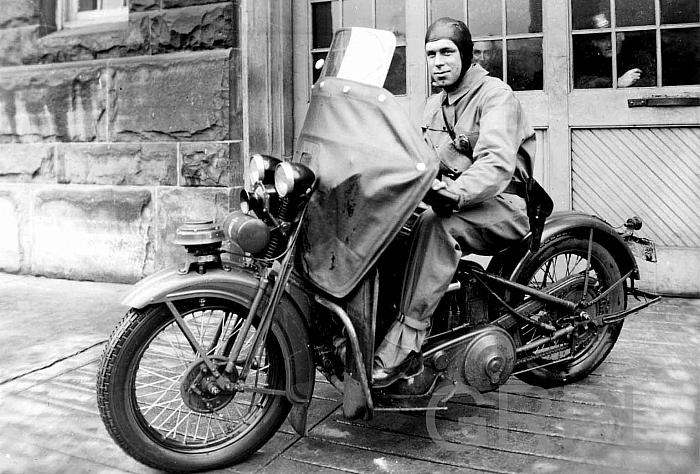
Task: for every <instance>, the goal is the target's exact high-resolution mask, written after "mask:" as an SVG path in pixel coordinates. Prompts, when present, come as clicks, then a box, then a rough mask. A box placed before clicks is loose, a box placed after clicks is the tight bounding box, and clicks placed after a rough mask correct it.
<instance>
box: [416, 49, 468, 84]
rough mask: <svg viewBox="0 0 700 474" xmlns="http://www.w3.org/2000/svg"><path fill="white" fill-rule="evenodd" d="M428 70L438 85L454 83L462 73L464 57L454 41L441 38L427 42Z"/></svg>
mask: <svg viewBox="0 0 700 474" xmlns="http://www.w3.org/2000/svg"><path fill="white" fill-rule="evenodd" d="M425 55H426V56H427V59H428V70H429V71H430V75H431V76H432V78H433V82H434V83H435V85H436V86H438V87H448V88H449V87H450V86H452V85H454V84H455V83H456V82H457V80H458V79H459V77H460V74H461V73H462V58H461V57H460V55H459V49H458V48H457V45H456V44H454V42H453V41H451V40H448V39H439V40H436V41H431V42H429V43H426V44H425Z"/></svg>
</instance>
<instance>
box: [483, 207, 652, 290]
mask: <svg viewBox="0 0 700 474" xmlns="http://www.w3.org/2000/svg"><path fill="white" fill-rule="evenodd" d="M591 229H593V240H595V241H596V242H598V243H600V244H601V245H602V246H603V247H605V248H606V249H607V250H608V251H609V252H610V253H611V254H612V256H613V258H615V261H616V262H617V265H618V267H620V273H621V274H622V275H625V274H626V273H627V272H629V271H632V274H631V277H632V278H633V279H635V280H638V279H639V268H638V267H637V262H636V260H635V259H634V255H633V254H632V251H631V250H630V249H629V247H628V246H627V244H626V243H625V241H624V240H623V239H622V237H620V235H619V234H618V233H617V232H615V229H613V228H612V227H611V226H610V224H608V223H607V222H605V221H604V220H603V219H600V218H599V217H596V216H592V215H590V214H584V213H582V212H574V211H565V212H555V213H553V214H552V215H551V216H550V217H549V218H548V219H547V222H546V223H545V225H544V231H543V232H542V246H544V244H545V243H546V242H547V241H549V240H551V239H553V238H555V237H557V236H558V235H560V234H570V235H574V236H576V237H581V238H586V239H587V238H588V235H589V233H590V230H591ZM529 243H530V234H528V235H527V236H526V237H525V239H523V240H522V241H521V242H519V243H518V244H517V245H514V246H512V247H509V248H508V249H506V250H504V251H503V252H501V253H499V254H497V255H495V256H494V257H493V258H492V259H491V262H490V263H489V266H488V271H489V272H491V273H495V274H497V275H501V276H503V277H505V278H512V277H514V276H515V275H517V274H518V273H519V271H520V268H521V267H522V265H523V264H524V263H525V261H526V259H527V258H528V257H529V256H530V255H531V254H530V253H529Z"/></svg>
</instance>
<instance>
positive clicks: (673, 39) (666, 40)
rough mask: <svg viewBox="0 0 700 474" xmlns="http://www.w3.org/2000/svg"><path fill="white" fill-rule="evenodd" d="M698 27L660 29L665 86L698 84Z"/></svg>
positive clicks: (699, 35)
mask: <svg viewBox="0 0 700 474" xmlns="http://www.w3.org/2000/svg"><path fill="white" fill-rule="evenodd" d="M699 38H700V28H684V29H673V30H661V58H662V59H663V61H662V64H663V66H662V71H661V72H662V76H661V80H662V82H663V85H665V86H681V85H688V84H700V68H699V67H698V64H700V41H699Z"/></svg>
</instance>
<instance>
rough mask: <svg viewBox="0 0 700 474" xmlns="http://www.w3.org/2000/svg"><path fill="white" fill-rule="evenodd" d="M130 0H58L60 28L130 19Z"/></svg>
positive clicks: (58, 26)
mask: <svg viewBox="0 0 700 474" xmlns="http://www.w3.org/2000/svg"><path fill="white" fill-rule="evenodd" d="M127 1H128V0H58V1H57V2H56V8H57V12H56V13H57V14H56V19H57V21H56V23H57V24H56V26H57V28H58V29H63V28H75V27H83V26H90V25H95V24H100V23H115V22H122V21H127V20H128V19H129V7H128V3H127Z"/></svg>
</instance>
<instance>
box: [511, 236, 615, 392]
mask: <svg viewBox="0 0 700 474" xmlns="http://www.w3.org/2000/svg"><path fill="white" fill-rule="evenodd" d="M590 260H591V261H590V270H589V272H588V285H587V288H585V287H586V285H585V276H586V268H587V267H588V240H587V239H583V238H578V237H574V236H571V235H561V236H558V237H556V238H554V239H553V240H551V241H549V242H547V243H545V244H544V245H543V246H542V248H541V249H540V251H539V252H538V253H537V254H535V255H534V256H533V257H532V258H531V259H530V260H528V261H527V262H526V264H525V265H524V266H523V268H522V269H521V270H520V272H519V274H518V275H517V277H516V280H517V281H518V282H519V283H522V284H526V285H528V286H531V287H534V288H537V289H543V290H546V289H547V288H548V287H551V286H552V285H554V284H555V283H558V284H559V285H560V286H561V289H560V290H559V291H558V292H557V296H559V297H561V298H564V299H567V300H569V301H572V302H579V301H580V300H581V298H582V296H583V294H584V291H586V292H587V299H588V300H589V301H590V300H592V299H593V298H595V297H596V296H598V295H600V294H602V293H603V292H604V291H605V290H606V289H608V288H609V287H610V286H611V285H613V284H614V283H616V282H617V281H618V280H619V279H620V269H619V268H618V266H617V263H616V261H615V259H614V258H613V257H612V255H611V254H610V252H609V251H608V250H607V249H605V248H604V247H603V246H601V245H600V244H598V243H596V242H594V243H593V246H592V248H591V259H590ZM624 306H625V295H624V288H623V287H622V285H619V286H618V287H617V288H615V289H613V290H612V291H611V292H610V293H609V294H608V295H606V296H605V297H604V298H603V299H602V300H601V301H599V302H598V303H596V304H595V305H593V306H591V307H589V308H588V309H587V310H586V311H587V312H588V314H589V315H590V316H595V315H597V314H601V315H602V314H610V313H615V312H618V311H621V310H623V309H624ZM531 316H532V317H535V318H537V319H538V320H539V321H541V322H546V323H548V324H552V325H554V326H555V327H557V328H561V327H564V326H565V325H566V324H567V323H568V322H569V321H573V320H572V319H571V315H570V314H563V313H559V312H558V311H557V310H551V309H548V310H541V311H539V312H538V313H535V314H533V315H531ZM621 329H622V321H620V322H619V323H615V324H611V325H606V326H602V327H596V326H595V325H594V324H593V323H588V324H586V325H581V326H578V328H577V329H576V330H575V331H574V333H573V334H571V335H569V336H568V337H567V338H566V339H563V340H562V339H560V340H558V341H554V342H550V343H548V344H543V345H541V346H540V347H538V348H537V349H536V350H535V351H534V352H533V353H530V354H528V356H529V357H527V356H526V358H525V363H524V364H523V365H522V366H520V367H519V368H517V369H516V370H522V369H524V368H529V369H532V368H534V367H540V366H543V365H547V364H550V365H547V366H546V367H540V368H537V369H534V370H531V371H529V372H525V373H522V374H520V375H518V377H519V378H520V379H521V380H523V381H525V382H527V383H530V384H533V385H539V386H543V387H553V386H558V385H564V384H567V383H571V382H575V381H577V380H581V379H583V378H584V377H586V376H587V375H588V374H590V373H591V372H593V371H594V370H595V369H596V367H598V366H599V365H600V364H601V362H603V360H604V359H605V357H606V356H607V355H608V353H609V352H610V350H611V349H612V348H613V345H614V344H615V341H616V340H617V337H618V336H619V334H620V330H621ZM547 335H548V334H547V333H546V332H545V331H544V330H542V329H541V328H539V327H536V326H533V325H531V324H523V325H521V326H520V327H519V328H518V330H517V332H516V334H515V337H514V339H515V340H516V344H517V345H518V346H520V345H524V344H528V343H530V342H532V341H535V340H537V339H539V338H542V337H544V336H547ZM557 361H561V362H559V363H557Z"/></svg>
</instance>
